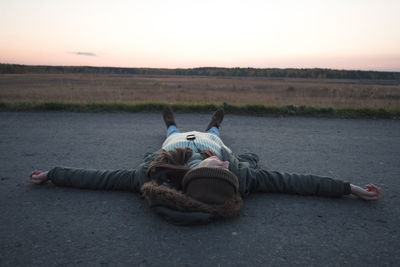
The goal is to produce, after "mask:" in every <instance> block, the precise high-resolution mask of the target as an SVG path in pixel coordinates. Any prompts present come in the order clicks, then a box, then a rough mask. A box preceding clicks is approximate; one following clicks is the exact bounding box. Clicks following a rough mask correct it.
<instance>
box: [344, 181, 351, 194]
mask: <svg viewBox="0 0 400 267" xmlns="http://www.w3.org/2000/svg"><path fill="white" fill-rule="evenodd" d="M350 194H351V187H350V183H349V182H344V183H343V195H350Z"/></svg>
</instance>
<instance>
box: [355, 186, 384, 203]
mask: <svg viewBox="0 0 400 267" xmlns="http://www.w3.org/2000/svg"><path fill="white" fill-rule="evenodd" d="M350 186H351V193H352V194H353V195H356V196H358V197H360V198H362V199H364V200H378V199H380V198H381V194H382V189H380V188H379V187H378V186H376V185H373V184H367V185H366V186H365V189H364V188H361V187H359V186H357V185H353V184H350Z"/></svg>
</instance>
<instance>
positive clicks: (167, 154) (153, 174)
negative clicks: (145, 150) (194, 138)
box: [147, 147, 216, 190]
mask: <svg viewBox="0 0 400 267" xmlns="http://www.w3.org/2000/svg"><path fill="white" fill-rule="evenodd" d="M199 153H200V154H201V155H202V156H203V158H204V159H205V158H208V157H212V156H216V154H215V153H214V152H213V151H210V150H201V151H199ZM192 155H193V150H192V149H190V148H188V147H186V148H176V149H173V150H170V151H161V152H160V153H159V154H158V156H157V157H156V159H155V160H154V161H153V162H152V163H151V165H150V167H149V168H148V170H147V176H148V177H150V179H151V180H154V181H156V182H157V183H158V184H168V185H169V186H171V187H173V188H174V189H176V190H182V180H183V177H184V176H185V174H186V173H187V172H188V171H189V170H190V168H189V167H187V166H186V163H188V161H189V159H190V158H191V157H192Z"/></svg>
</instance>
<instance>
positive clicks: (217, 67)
mask: <svg viewBox="0 0 400 267" xmlns="http://www.w3.org/2000/svg"><path fill="white" fill-rule="evenodd" d="M0 64H4V65H6V64H8V65H21V66H32V67H90V68H124V69H167V70H176V69H200V68H215V69H282V70H284V69H296V70H299V69H322V70H338V71H374V72H396V73H397V72H400V68H399V69H397V68H396V69H387V70H385V69H380V70H378V69H346V68H340V69H339V68H328V67H308V68H304V67H263V68H260V67H221V66H200V67H185V68H183V67H175V68H168V67H121V66H111V65H109V66H94V65H43V64H37V65H36V64H20V63H3V62H0Z"/></svg>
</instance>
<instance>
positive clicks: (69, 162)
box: [0, 112, 400, 266]
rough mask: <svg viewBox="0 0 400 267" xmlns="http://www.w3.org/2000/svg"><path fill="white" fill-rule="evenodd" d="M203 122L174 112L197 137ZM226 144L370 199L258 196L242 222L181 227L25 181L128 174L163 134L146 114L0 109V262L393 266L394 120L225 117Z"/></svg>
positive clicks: (109, 201)
mask: <svg viewBox="0 0 400 267" xmlns="http://www.w3.org/2000/svg"><path fill="white" fill-rule="evenodd" d="M209 118H210V115H206V114H200V115H198V114H177V115H176V120H177V123H178V126H179V127H180V128H181V129H182V130H184V131H185V130H203V129H204V128H205V127H206V125H207V124H208V122H209ZM221 133H222V138H223V140H224V142H225V143H226V145H228V146H229V147H230V148H231V149H232V150H233V151H234V152H235V153H237V154H240V153H244V152H254V153H256V154H258V155H259V156H260V158H261V164H262V165H263V166H264V167H266V168H269V169H272V170H279V171H286V172H294V173H313V174H317V175H326V176H331V177H334V178H340V179H345V180H350V181H351V182H352V183H355V184H360V185H363V184H366V183H371V182H372V183H375V184H377V185H378V186H380V187H382V189H383V191H384V195H383V198H382V199H381V200H380V201H378V202H365V201H362V200H358V199H353V198H351V197H345V198H341V199H331V198H319V197H302V196H296V195H281V194H269V195H267V194H258V195H252V196H250V197H248V198H246V199H245V205H244V208H243V211H242V214H241V216H240V217H239V218H236V219H233V220H229V221H220V222H216V223H212V224H209V225H204V226H195V227H177V226H174V225H170V224H168V223H167V222H165V221H163V220H162V219H161V218H159V217H158V216H157V215H155V214H153V213H152V212H151V210H150V209H149V207H148V206H147V203H146V202H145V201H144V200H142V199H140V198H139V197H138V196H137V195H136V194H134V193H128V192H105V191H89V190H79V189H71V188H62V187H56V186H54V185H52V184H50V183H49V184H46V185H43V186H37V185H32V184H30V183H29V182H28V179H27V178H28V174H29V172H30V171H31V170H33V169H43V170H47V169H50V168H51V167H53V166H60V165H61V166H71V167H80V168H94V169H96V168H99V169H131V168H134V167H135V166H136V165H137V164H139V163H140V161H141V158H142V157H143V155H144V154H145V153H146V152H150V151H155V150H157V149H158V148H159V147H160V146H161V144H162V141H163V138H164V134H165V126H164V125H163V121H162V118H161V115H160V114H148V113H136V114H129V113H94V114H92V113H66V112H15V113H13V112H2V113H0V164H1V165H0V167H1V173H0V214H1V217H0V266H398V265H397V264H398V263H399V262H400V241H399V240H400V236H399V230H400V197H399V194H400V122H399V121H394V120H344V119H315V118H267V117H248V116H234V115H229V114H227V115H226V117H225V121H224V122H223V125H222V129H221Z"/></svg>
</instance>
